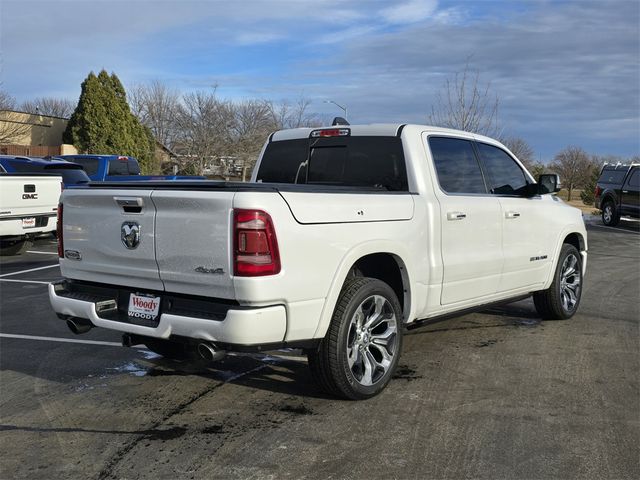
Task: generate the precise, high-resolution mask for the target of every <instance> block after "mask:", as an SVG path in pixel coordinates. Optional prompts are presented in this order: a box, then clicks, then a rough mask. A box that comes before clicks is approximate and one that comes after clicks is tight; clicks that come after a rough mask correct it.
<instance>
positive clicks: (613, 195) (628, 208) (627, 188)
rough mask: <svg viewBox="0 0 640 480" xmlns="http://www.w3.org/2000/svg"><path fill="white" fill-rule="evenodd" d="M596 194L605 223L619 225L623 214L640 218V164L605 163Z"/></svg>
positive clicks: (597, 203)
mask: <svg viewBox="0 0 640 480" xmlns="http://www.w3.org/2000/svg"><path fill="white" fill-rule="evenodd" d="M595 194H596V201H595V205H596V208H600V209H601V210H602V222H603V223H604V224H605V225H609V226H615V225H617V224H618V222H619V221H620V217H621V216H626V217H634V218H640V164H638V163H633V164H631V165H607V164H605V165H604V167H602V172H600V178H599V179H598V183H597V185H596V192H595Z"/></svg>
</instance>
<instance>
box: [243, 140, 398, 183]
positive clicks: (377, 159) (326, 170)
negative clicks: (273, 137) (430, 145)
mask: <svg viewBox="0 0 640 480" xmlns="http://www.w3.org/2000/svg"><path fill="white" fill-rule="evenodd" d="M256 178H257V180H258V181H262V182H271V183H302V184H304V183H306V184H315V185H336V186H342V187H373V188H379V189H385V190H392V191H407V190H408V188H409V187H408V181H407V171H406V167H405V159H404V151H403V149H402V141H401V140H400V138H398V137H365V136H354V137H351V136H347V137H322V138H311V139H308V138H305V139H296V140H280V141H275V142H271V143H269V144H268V145H267V148H266V149H265V152H264V155H263V157H262V161H261V163H260V167H259V169H258V174H257V177H256Z"/></svg>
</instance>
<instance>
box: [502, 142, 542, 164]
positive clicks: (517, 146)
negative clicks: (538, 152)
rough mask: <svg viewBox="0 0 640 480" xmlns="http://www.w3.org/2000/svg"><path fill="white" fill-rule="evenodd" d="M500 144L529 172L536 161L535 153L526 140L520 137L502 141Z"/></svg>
mask: <svg viewBox="0 0 640 480" xmlns="http://www.w3.org/2000/svg"><path fill="white" fill-rule="evenodd" d="M502 143H503V144H504V146H505V147H507V148H508V149H509V150H511V153H513V154H514V155H515V156H516V157H517V158H518V160H520V161H521V162H522V163H523V164H524V166H525V167H527V170H529V171H531V168H532V167H533V164H534V163H535V161H536V160H535V153H534V151H533V148H531V145H529V144H528V143H527V141H526V140H524V139H522V138H520V137H508V138H505V139H503V140H502Z"/></svg>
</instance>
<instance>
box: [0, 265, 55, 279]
mask: <svg viewBox="0 0 640 480" xmlns="http://www.w3.org/2000/svg"><path fill="white" fill-rule="evenodd" d="M59 266H60V265H59V264H58V263H56V264H54V265H47V266H46V267H38V268H30V269H29V270H20V271H19V272H11V273H3V274H2V275H0V278H2V277H10V276H11V275H20V274H21V273H29V272H37V271H38V270H44V269H46V268H53V267H59Z"/></svg>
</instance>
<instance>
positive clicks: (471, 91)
mask: <svg viewBox="0 0 640 480" xmlns="http://www.w3.org/2000/svg"><path fill="white" fill-rule="evenodd" d="M490 86H491V85H490V83H487V84H486V85H482V84H481V82H480V72H479V71H478V70H471V69H470V68H469V63H468V62H467V64H466V65H465V67H464V70H463V71H462V72H456V73H455V75H454V77H453V79H451V78H449V79H447V81H446V82H445V85H444V88H443V90H442V91H440V92H439V93H438V94H437V96H436V104H435V105H434V106H432V107H431V114H430V115H429V123H431V124H432V125H435V126H439V127H445V128H455V129H458V130H464V131H466V132H474V133H479V134H481V135H487V136H490V137H499V136H500V133H501V132H500V127H499V124H498V103H499V102H498V96H497V95H493V94H492V93H491V91H490Z"/></svg>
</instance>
